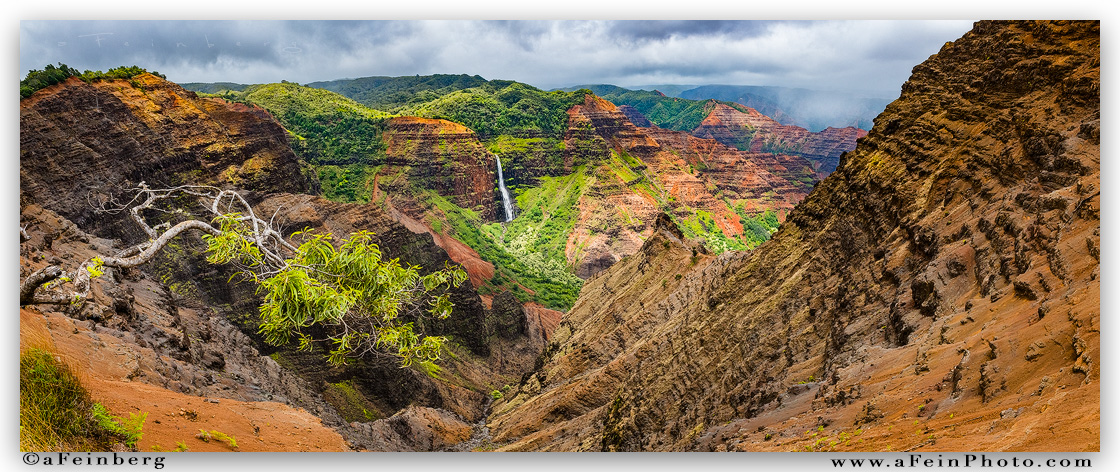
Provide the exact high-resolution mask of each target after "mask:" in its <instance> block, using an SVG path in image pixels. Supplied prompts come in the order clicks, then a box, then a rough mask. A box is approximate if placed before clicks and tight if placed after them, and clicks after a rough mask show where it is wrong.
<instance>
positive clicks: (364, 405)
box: [323, 380, 385, 422]
mask: <svg viewBox="0 0 1120 472" xmlns="http://www.w3.org/2000/svg"><path fill="white" fill-rule="evenodd" d="M323 399H324V400H326V401H327V402H328V403H330V404H331V405H334V407H335V408H336V409H337V410H338V412H339V414H340V415H342V419H344V420H346V421H347V422H354V421H374V420H378V419H381V418H383V417H384V416H385V415H383V414H381V412H380V411H378V410H377V408H376V407H375V406H374V405H373V403H372V402H370V401H369V399H367V398H366V397H365V395H362V393H361V392H359V391H358V390H357V389H356V388H354V381H353V380H344V381H342V382H338V383H328V384H327V388H326V390H324V391H323Z"/></svg>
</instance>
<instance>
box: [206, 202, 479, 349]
mask: <svg viewBox="0 0 1120 472" xmlns="http://www.w3.org/2000/svg"><path fill="white" fill-rule="evenodd" d="M217 223H218V225H219V227H220V228H221V234H220V235H218V236H213V235H210V234H207V235H204V236H203V239H204V240H205V241H206V243H207V250H206V252H207V253H208V256H207V261H208V262H210V263H216V264H225V263H230V262H238V263H240V264H242V265H243V266H246V267H249V268H252V267H254V266H258V265H263V264H264V263H265V256H264V255H262V252H261V249H260V248H258V247H257V246H256V245H254V244H252V243H251V242H250V241H251V239H250V238H249V235H250V234H251V228H250V227H249V226H248V225H247V224H246V223H245V222H244V221H243V220H241V219H239V215H238V214H230V215H224V216H221V217H219V218H218V219H217ZM293 236H294V237H302V238H303V240H304V242H303V243H302V244H300V246H299V247H298V248H296V251H295V255H294V257H292V258H290V259H287V260H285V261H283V264H282V265H281V266H280V267H279V268H278V269H276V270H274V271H269V272H267V273H266V274H267V276H260V277H259V276H258V275H257V274H255V273H253V272H250V271H249V270H245V271H243V272H242V274H243V275H245V276H246V277H249V278H252V279H253V280H255V281H256V282H257V283H258V284H259V285H260V287H259V290H260V291H261V292H262V293H264V302H263V303H262V304H261V307H260V317H261V324H260V333H261V334H262V335H264V339H265V342H267V343H269V344H271V345H274V346H280V345H286V344H289V343H290V342H291V341H292V340H297V341H298V342H299V349H300V350H308V351H310V350H312V349H313V346H314V342H316V341H324V342H329V343H330V344H331V348H330V352H329V355H328V357H327V361H328V362H330V363H331V364H334V365H341V364H345V363H348V362H350V361H352V360H353V357H352V356H355V355H361V354H364V353H366V352H373V351H388V352H390V353H392V354H394V355H396V356H398V357H399V358H400V359H401V364H402V366H409V365H412V363H414V362H416V363H420V364H422V365H423V364H429V363H433V362H435V361H437V360H439V355H440V351H441V349H442V347H443V343H444V342H446V338H444V337H441V336H425V335H423V334H422V333H423V331H424V329H423V320H424V318H425V317H435V318H440V319H445V318H447V317H448V316H450V315H451V309H452V303H451V300H450V298H449V295H448V294H447V293H446V292H443V293H440V294H438V295H434V296H430V297H429V293H432V292H436V291H439V290H443V289H446V288H449V287H453V286H458V285H459V284H461V283H463V282H464V281H465V280H466V279H467V275H466V273H465V272H464V271H463V270H462V269H461V268H458V267H455V268H451V267H448V268H445V269H443V270H439V271H436V272H432V273H430V274H428V275H424V276H421V275H420V273H419V271H418V268H417V267H414V266H408V267H402V266H401V265H400V263H399V262H398V261H397V260H396V259H393V260H389V261H384V260H382V259H381V250H380V248H378V247H377V245H376V244H374V243H373V242H372V241H373V239H372V233H370V232H368V231H359V232H356V233H353V234H351V235H350V238H348V239H344V240H342V241H341V244H340V245H339V246H338V247H337V248H336V247H335V246H334V245H333V244H332V242H331V240H332V239H333V237H332V236H331V235H330V234H318V233H315V232H312V231H309V230H308V231H300V232H297V233H295V234H294V235H293ZM423 304H426V305H427V307H426V308H425V307H422V306H421V305H423ZM414 323H418V324H419V327H418V328H416V329H414ZM313 326H315V327H326V328H328V330H331V331H332V333H333V334H329V335H328V336H327V338H325V339H320V340H316V339H313V338H312V337H311V335H310V334H308V333H307V332H305V331H307V330H310V329H311V328H312V327H313Z"/></svg>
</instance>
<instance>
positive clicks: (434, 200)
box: [422, 170, 585, 310]
mask: <svg viewBox="0 0 1120 472" xmlns="http://www.w3.org/2000/svg"><path fill="white" fill-rule="evenodd" d="M542 181H543V184H542V186H541V187H532V188H528V189H526V190H524V191H523V193H522V195H520V196H518V197H517V203H518V207H519V208H521V209H522V211H521V213H520V214H519V215H518V216H517V217H516V218H514V220H513V221H512V222H509V223H504V224H503V223H489V224H486V223H485V222H484V221H482V219H481V218H480V217H479V216H478V214H477V213H475V212H473V211H470V210H468V209H464V208H460V207H458V206H456V205H455V204H453V203H451V202H448V201H447V200H446V199H444V198H443V197H441V196H439V195H437V194H436V193H435V192H432V191H425V192H424V193H423V197H422V198H424V199H425V201H426V202H427V203H428V205H430V206H432V207H433V209H435V210H437V211H438V212H439V213H440V214H441V215H442V217H443V219H444V220H445V221H446V222H447V225H448V227H449V229H450V232H451V235H452V236H453V237H455V238H456V239H458V240H460V241H462V242H463V243H465V244H467V245H468V246H470V247H471V248H473V249H474V250H475V251H478V253H479V255H480V256H481V257H482V258H483V259H484V260H487V261H490V262H491V263H494V264H495V270H496V273H495V275H494V278H493V279H492V280H490V281H489V282H488V286H485V287H482V291H483V292H488V291H493V290H494V289H497V288H499V287H507V288H509V289H510V290H512V292H513V294H514V295H515V296H516V297H517V298H518V299H519V300H521V301H530V300H533V301H537V302H539V303H541V304H542V305H545V306H547V307H549V308H553V309H558V310H566V309H568V308H569V307H571V306H572V304H573V303H575V299H576V297H577V296H579V289H580V287H581V286H582V285H583V281H582V280H581V279H580V278H579V277H576V276H575V275H574V274H572V273H571V271H570V270H569V269H568V267H567V259H566V258H565V257H564V252H563V251H564V245H565V242H566V241H567V237H568V235H569V234H570V233H571V230H572V228H573V227H574V225H575V221H574V220H575V217H576V212H577V208H578V207H577V205H576V203H577V202H578V201H579V196H580V195H581V194H582V191H583V187H584V184H585V177H584V175H583V172H582V170H579V171H577V172H573V173H572V174H570V175H568V176H565V177H545V178H543V179H542Z"/></svg>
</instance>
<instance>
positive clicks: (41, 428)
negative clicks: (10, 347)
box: [19, 348, 147, 451]
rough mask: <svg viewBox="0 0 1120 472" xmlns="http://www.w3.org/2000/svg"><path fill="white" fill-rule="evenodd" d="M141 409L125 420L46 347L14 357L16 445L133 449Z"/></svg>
mask: <svg viewBox="0 0 1120 472" xmlns="http://www.w3.org/2000/svg"><path fill="white" fill-rule="evenodd" d="M146 417H147V413H142V414H139V415H136V414H132V415H130V418H129V419H127V420H125V419H121V418H117V417H114V416H112V415H111V414H110V413H109V411H108V410H107V409H106V408H105V407H104V406H103V405H101V404H99V403H96V402H94V401H93V400H92V398H90V395H89V392H88V391H87V390H86V389H85V387H83V386H82V383H81V381H80V380H79V379H78V376H77V375H76V374H75V373H74V371H73V370H72V369H71V368H70V367H69V366H67V365H66V364H64V363H63V362H62V361H60V360H59V359H57V358H55V356H54V355H53V354H51V353H50V352H48V351H45V350H42V349H38V348H32V349H28V350H27V351H26V352H24V353H23V354H21V355H20V359H19V449H20V450H21V451H109V450H111V449H112V447H113V446H114V445H116V444H120V443H124V444H125V445H127V446H128V447H129V448H131V449H133V450H135V448H136V442H137V441H139V440H140V438H141V436H142V433H141V428H142V426H143V424H144V419H145V418H146Z"/></svg>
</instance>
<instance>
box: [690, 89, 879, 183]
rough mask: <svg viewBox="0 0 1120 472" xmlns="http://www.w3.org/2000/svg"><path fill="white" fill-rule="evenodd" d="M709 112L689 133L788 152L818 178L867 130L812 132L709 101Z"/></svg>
mask: <svg viewBox="0 0 1120 472" xmlns="http://www.w3.org/2000/svg"><path fill="white" fill-rule="evenodd" d="M711 103H712V105H711V111H710V112H708V116H707V117H705V118H704V121H702V122H701V123H700V126H698V127H697V128H696V129H695V130H693V131H692V134H693V136H697V137H700V138H711V139H715V140H717V141H719V142H721V143H724V144H726V145H728V146H733V147H736V148H738V149H742V150H746V151H751V152H756V153H758V152H771V153H779V154H792V155H796V156H800V157H803V158H805V159H807V160H809V161H810V162H812V163H813V169H814V171H815V172H816V174H817V177H818V178H822V179H823V178H824V177H826V176H828V174H830V173H832V172H833V171H835V170H836V164H837V162H838V161H839V160H840V155H841V154H843V153H845V152H847V151H850V150H852V149H854V148H855V147H856V140H857V139H859V138H861V137H863V136H866V135H867V131H865V130H862V129H859V128H856V127H853V126H848V127H846V128H833V127H828V128H826V129H824V130H821V131H819V132H816V133H813V132H810V131H809V130H807V129H805V128H802V127H800V126H793V125H783V124H781V123H778V122H777V121H775V120H773V119H772V118H770V117H768V116H766V115H763V114H762V113H759V112H758V111H757V110H755V109H753V108H747V112H746V113H744V112H742V111H739V110H736V109H734V108H732V107H729V106H727V105H724V104H721V103H716V102H714V101H713V102H711Z"/></svg>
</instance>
